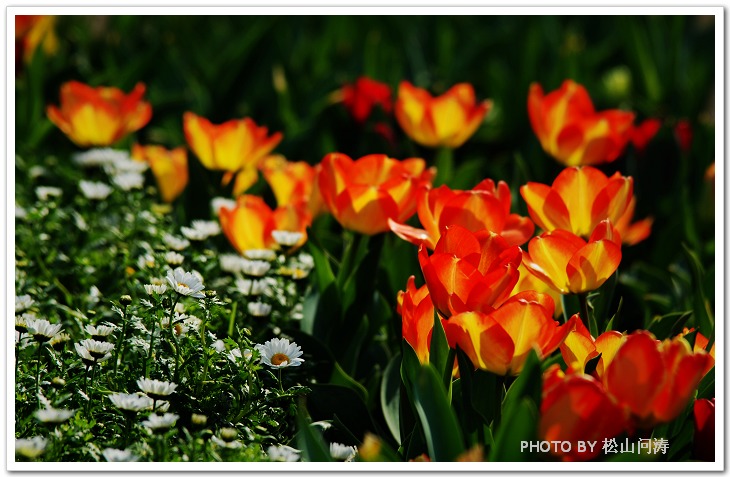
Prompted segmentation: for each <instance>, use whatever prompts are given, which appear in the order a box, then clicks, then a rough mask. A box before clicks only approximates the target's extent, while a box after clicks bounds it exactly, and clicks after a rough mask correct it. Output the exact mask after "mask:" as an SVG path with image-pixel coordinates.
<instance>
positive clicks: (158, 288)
mask: <svg viewBox="0 0 730 477" xmlns="http://www.w3.org/2000/svg"><path fill="white" fill-rule="evenodd" d="M144 291H146V292H147V294H148V295H162V294H163V293H165V292H166V291H167V285H165V284H164V283H163V284H162V285H151V284H150V285H145V286H144Z"/></svg>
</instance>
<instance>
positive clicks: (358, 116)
mask: <svg viewBox="0 0 730 477" xmlns="http://www.w3.org/2000/svg"><path fill="white" fill-rule="evenodd" d="M342 102H343V103H344V105H345V107H346V108H347V109H348V111H350V114H352V117H353V118H355V120H356V121H358V122H360V123H363V122H365V120H366V119H367V118H368V117H370V113H371V112H372V111H373V108H374V107H375V106H376V105H380V107H381V108H383V111H384V112H386V113H387V114H390V112H391V111H392V109H393V100H392V99H391V92H390V86H388V85H387V84H385V83H381V82H379V81H375V80H373V79H370V78H368V77H365V76H361V77H360V78H358V79H357V80H356V81H355V82H354V83H352V84H346V85H345V86H343V87H342Z"/></svg>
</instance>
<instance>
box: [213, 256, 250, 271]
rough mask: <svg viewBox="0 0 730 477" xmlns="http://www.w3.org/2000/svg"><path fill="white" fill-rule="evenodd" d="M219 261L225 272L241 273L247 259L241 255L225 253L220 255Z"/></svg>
mask: <svg viewBox="0 0 730 477" xmlns="http://www.w3.org/2000/svg"><path fill="white" fill-rule="evenodd" d="M218 261H219V262H220V265H221V270H223V271H224V272H228V273H241V272H243V264H244V263H245V262H246V259H245V258H243V257H241V256H239V255H234V254H232V253H225V254H223V255H221V256H220V257H218Z"/></svg>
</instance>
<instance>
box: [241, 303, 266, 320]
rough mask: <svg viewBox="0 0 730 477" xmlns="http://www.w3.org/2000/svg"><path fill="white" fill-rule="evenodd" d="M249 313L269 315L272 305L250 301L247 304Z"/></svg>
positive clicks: (259, 315) (252, 314)
mask: <svg viewBox="0 0 730 477" xmlns="http://www.w3.org/2000/svg"><path fill="white" fill-rule="evenodd" d="M246 309H247V310H248V314H249V315H251V316H258V317H261V316H269V315H270V314H271V305H269V304H268V303H263V302H260V301H250V302H248V304H247V305H246Z"/></svg>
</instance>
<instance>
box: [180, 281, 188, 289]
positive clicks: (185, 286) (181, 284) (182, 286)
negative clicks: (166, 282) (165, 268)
mask: <svg viewBox="0 0 730 477" xmlns="http://www.w3.org/2000/svg"><path fill="white" fill-rule="evenodd" d="M177 286H179V287H181V288H190V287H189V286H187V285H186V284H184V283H182V282H177Z"/></svg>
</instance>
